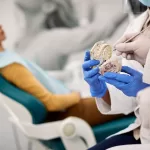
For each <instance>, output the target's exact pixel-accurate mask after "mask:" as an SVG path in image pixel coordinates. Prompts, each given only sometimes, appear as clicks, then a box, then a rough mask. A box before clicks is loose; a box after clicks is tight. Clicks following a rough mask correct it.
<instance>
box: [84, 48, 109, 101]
mask: <svg viewBox="0 0 150 150" xmlns="http://www.w3.org/2000/svg"><path fill="white" fill-rule="evenodd" d="M99 63H100V62H99V61H98V60H90V52H89V51H87V52H86V53H85V58H84V63H83V65H82V68H83V74H84V80H85V81H86V82H87V83H88V84H89V85H90V92H91V95H92V96H93V97H99V98H101V97H103V96H104V95H105V93H106V91H107V86H106V83H105V82H104V81H103V80H102V81H101V80H99V79H98V77H99V76H100V74H99V68H98V67H97V68H94V69H93V68H92V67H93V66H96V65H98V64H99Z"/></svg>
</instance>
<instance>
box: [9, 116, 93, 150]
mask: <svg viewBox="0 0 150 150" xmlns="http://www.w3.org/2000/svg"><path fill="white" fill-rule="evenodd" d="M11 121H12V122H13V123H14V124H15V125H16V126H17V127H18V128H19V129H20V130H21V131H22V132H23V133H24V134H25V135H26V136H27V137H29V138H33V139H39V140H51V139H55V138H61V139H62V141H63V143H64V145H65V147H66V149H67V150H68V149H69V148H71V147H76V146H77V147H79V146H80V147H81V146H82V147H85V146H84V145H85V144H83V143H84V142H83V141H82V139H81V138H80V137H82V138H83V139H84V140H85V141H86V144H87V145H86V147H87V148H89V147H92V146H93V145H95V144H96V140H95V136H94V134H93V131H92V129H91V127H90V126H89V125H88V124H87V123H86V122H85V121H84V120H82V119H79V118H76V117H69V118H67V119H65V120H63V121H56V122H51V123H44V124H40V125H34V124H31V123H20V122H19V121H18V120H16V119H13V118H12V119H11ZM73 145H74V146H73ZM85 149H86V148H85ZM72 150H73V149H72Z"/></svg>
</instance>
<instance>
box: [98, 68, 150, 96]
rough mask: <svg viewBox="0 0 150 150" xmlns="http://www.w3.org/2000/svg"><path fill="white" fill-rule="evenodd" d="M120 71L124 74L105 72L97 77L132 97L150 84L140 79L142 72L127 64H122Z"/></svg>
mask: <svg viewBox="0 0 150 150" xmlns="http://www.w3.org/2000/svg"><path fill="white" fill-rule="evenodd" d="M121 71H122V72H124V73H126V74H119V73H113V72H107V73H105V74H104V76H103V77H102V76H101V77H99V79H101V80H104V81H105V82H107V83H109V84H111V85H113V86H115V87H116V88H117V89H119V90H121V91H122V92H123V93H124V94H125V95H127V96H133V97H136V95H137V93H138V92H139V91H141V90H143V89H144V88H147V87H149V86H150V85H149V84H146V83H144V82H143V81H142V76H143V75H142V73H140V72H138V71H136V70H134V69H132V68H130V67H127V66H123V67H122V70H121Z"/></svg>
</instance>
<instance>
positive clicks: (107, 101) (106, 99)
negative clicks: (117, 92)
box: [102, 90, 111, 105]
mask: <svg viewBox="0 0 150 150" xmlns="http://www.w3.org/2000/svg"><path fill="white" fill-rule="evenodd" d="M102 99H103V100H104V101H105V102H106V103H107V104H109V105H111V100H110V94H109V91H108V90H107V92H106V94H105V95H104V96H103V97H102Z"/></svg>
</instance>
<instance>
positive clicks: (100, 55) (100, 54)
mask: <svg viewBox="0 0 150 150" xmlns="http://www.w3.org/2000/svg"><path fill="white" fill-rule="evenodd" d="M90 55H91V58H92V59H95V60H99V61H100V67H99V68H100V74H102V75H103V74H104V73H105V72H116V73H117V72H120V71H121V68H122V63H121V58H120V57H112V47H111V45H109V44H107V43H105V42H103V41H100V42H97V43H95V45H94V46H93V48H92V49H91V51H90Z"/></svg>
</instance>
